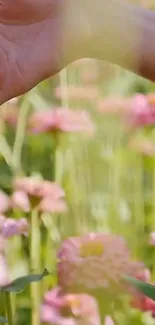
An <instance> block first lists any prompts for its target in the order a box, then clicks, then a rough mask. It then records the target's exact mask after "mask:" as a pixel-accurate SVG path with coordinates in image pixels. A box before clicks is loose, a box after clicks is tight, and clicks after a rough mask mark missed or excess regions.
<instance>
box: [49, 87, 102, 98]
mask: <svg viewBox="0 0 155 325" xmlns="http://www.w3.org/2000/svg"><path fill="white" fill-rule="evenodd" d="M64 93H65V94H66V95H67V97H68V98H69V100H75V101H77V100H78V101H92V100H94V101H95V100H96V99H97V97H98V95H99V90H98V88H97V87H95V86H92V87H91V86H87V87H80V86H69V87H57V88H56V89H55V96H56V98H59V99H61V98H62V96H63V94H64Z"/></svg>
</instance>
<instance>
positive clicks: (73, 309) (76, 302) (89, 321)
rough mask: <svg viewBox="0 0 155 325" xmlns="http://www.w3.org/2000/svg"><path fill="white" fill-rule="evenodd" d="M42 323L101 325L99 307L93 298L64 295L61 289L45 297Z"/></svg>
mask: <svg viewBox="0 0 155 325" xmlns="http://www.w3.org/2000/svg"><path fill="white" fill-rule="evenodd" d="M41 321H42V322H48V323H52V324H54V325H64V324H66V325H82V324H83V325H100V319H99V311H98V306H97V303H96V301H95V299H94V298H93V297H91V296H88V295H86V294H79V295H76V294H73V295H63V294H62V292H61V290H60V288H55V289H53V290H51V291H49V292H48V293H47V294H46V295H45V298H44V303H43V306H42V308H41Z"/></svg>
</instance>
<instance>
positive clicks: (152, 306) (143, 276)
mask: <svg viewBox="0 0 155 325" xmlns="http://www.w3.org/2000/svg"><path fill="white" fill-rule="evenodd" d="M135 277H136V278H137V279H138V280H140V281H143V282H147V283H149V282H150V271H149V269H144V271H142V272H140V273H138V274H136V276H135ZM130 306H131V307H132V308H135V309H139V310H141V311H142V312H148V311H149V312H151V314H152V316H153V317H155V301H154V300H152V299H150V298H148V297H146V296H145V295H144V294H143V293H141V292H139V291H137V290H134V291H133V293H132V299H131V301H130Z"/></svg>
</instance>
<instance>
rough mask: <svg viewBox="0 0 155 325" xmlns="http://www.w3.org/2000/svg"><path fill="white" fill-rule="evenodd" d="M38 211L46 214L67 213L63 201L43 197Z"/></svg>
mask: <svg viewBox="0 0 155 325" xmlns="http://www.w3.org/2000/svg"><path fill="white" fill-rule="evenodd" d="M39 211H41V212H47V213H64V212H66V211H67V204H66V202H65V200H63V199H53V197H50V196H47V197H44V198H43V199H42V200H41V202H40V204H39Z"/></svg>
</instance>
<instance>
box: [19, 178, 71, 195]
mask: <svg viewBox="0 0 155 325" xmlns="http://www.w3.org/2000/svg"><path fill="white" fill-rule="evenodd" d="M14 188H15V190H17V191H22V192H24V193H26V194H27V195H29V196H30V197H36V198H37V197H38V198H40V199H41V198H43V197H46V196H51V197H52V198H53V199H59V198H62V197H64V196H65V193H64V190H63V189H62V188H61V187H60V186H59V185H58V184H56V183H55V182H50V181H45V180H41V179H37V178H35V177H23V178H17V179H16V180H15V182H14Z"/></svg>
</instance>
